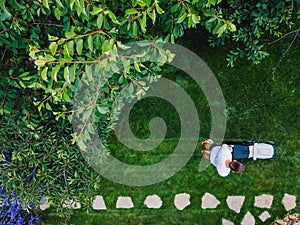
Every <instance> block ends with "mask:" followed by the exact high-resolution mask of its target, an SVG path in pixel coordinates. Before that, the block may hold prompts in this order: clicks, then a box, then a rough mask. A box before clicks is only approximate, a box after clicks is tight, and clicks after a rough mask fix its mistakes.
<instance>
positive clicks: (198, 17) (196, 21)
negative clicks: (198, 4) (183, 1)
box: [192, 14, 200, 24]
mask: <svg viewBox="0 0 300 225" xmlns="http://www.w3.org/2000/svg"><path fill="white" fill-rule="evenodd" d="M192 20H193V22H194V24H197V23H199V22H200V16H197V15H195V14H192Z"/></svg>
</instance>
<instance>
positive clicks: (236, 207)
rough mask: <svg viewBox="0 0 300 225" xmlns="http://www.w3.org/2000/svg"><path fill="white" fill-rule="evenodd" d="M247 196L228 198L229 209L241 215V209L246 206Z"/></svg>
mask: <svg viewBox="0 0 300 225" xmlns="http://www.w3.org/2000/svg"><path fill="white" fill-rule="evenodd" d="M244 201H245V196H228V197H227V199H226V202H227V205H228V207H229V209H231V210H233V211H235V212H236V213H240V211H241V208H242V206H243V204H244Z"/></svg>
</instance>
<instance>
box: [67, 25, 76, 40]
mask: <svg viewBox="0 0 300 225" xmlns="http://www.w3.org/2000/svg"><path fill="white" fill-rule="evenodd" d="M72 28H73V29H72V30H70V31H67V32H66V33H65V35H66V38H72V37H75V36H76V34H75V32H74V27H72Z"/></svg>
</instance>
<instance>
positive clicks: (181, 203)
mask: <svg viewBox="0 0 300 225" xmlns="http://www.w3.org/2000/svg"><path fill="white" fill-rule="evenodd" d="M273 198H274V197H273V196H272V195H269V194H262V195H260V196H255V199H254V206H255V207H257V208H264V209H270V208H271V207H272V204H273ZM245 199H246V197H245V196H228V197H227V198H226V204H227V207H228V208H229V209H231V210H232V211H234V212H235V213H240V212H241V209H242V207H243V205H244V201H245ZM201 200H202V203H201V208H202V209H203V210H209V209H215V208H217V207H218V206H219V205H220V204H221V202H220V201H219V200H218V199H217V198H216V197H215V196H214V195H212V194H210V193H205V194H204V195H203V196H202V198H201ZM296 200H297V197H296V196H294V195H290V194H287V193H285V194H284V196H283V198H282V201H281V203H282V204H283V206H284V208H285V210H286V211H290V210H292V209H294V208H296V206H297V203H296ZM190 204H191V201H190V195H189V194H187V193H180V194H176V195H175V197H174V206H175V207H176V208H177V209H178V210H184V209H185V208H187V207H188V206H189V205H190ZM144 205H145V206H146V207H147V208H149V209H159V208H161V207H162V205H163V200H162V199H161V198H160V197H159V196H158V195H156V194H153V195H148V196H147V197H146V198H145V201H144ZM49 207H50V203H49V202H48V200H47V199H46V198H42V199H41V204H40V209H41V210H46V209H47V208H49ZM63 207H66V208H72V209H79V208H81V205H80V202H78V201H76V199H75V200H72V201H66V202H65V203H64V205H63ZM92 207H93V209H94V210H107V207H106V204H105V199H104V198H103V196H101V195H97V196H95V199H94V201H93V206H92ZM115 208H116V209H132V208H134V202H133V201H132V199H131V197H130V196H119V197H118V199H117V201H116V207H115ZM269 218H271V215H270V213H269V212H268V211H264V212H262V213H261V214H260V215H259V216H258V219H259V220H260V221H262V222H265V221H267V220H268V219H269ZM222 225H234V223H233V222H231V221H230V220H228V219H227V218H222ZM241 225H255V217H254V216H253V215H252V214H251V212H249V211H248V212H247V213H246V214H245V215H244V217H243V219H242V221H241Z"/></svg>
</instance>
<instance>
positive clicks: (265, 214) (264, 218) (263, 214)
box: [258, 211, 271, 222]
mask: <svg viewBox="0 0 300 225" xmlns="http://www.w3.org/2000/svg"><path fill="white" fill-rule="evenodd" d="M258 218H259V219H260V220H261V221H263V222H265V221H266V220H267V219H269V218H271V215H270V213H269V212H268V211H264V212H263V213H262V214H260V216H259V217H258Z"/></svg>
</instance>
